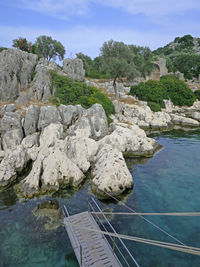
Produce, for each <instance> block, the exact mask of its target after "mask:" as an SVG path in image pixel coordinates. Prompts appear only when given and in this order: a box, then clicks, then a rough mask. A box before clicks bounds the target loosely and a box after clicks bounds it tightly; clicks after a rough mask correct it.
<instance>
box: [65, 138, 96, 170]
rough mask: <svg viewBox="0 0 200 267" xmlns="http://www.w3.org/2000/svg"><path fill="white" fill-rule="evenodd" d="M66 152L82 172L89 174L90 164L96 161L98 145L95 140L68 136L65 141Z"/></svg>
mask: <svg viewBox="0 0 200 267" xmlns="http://www.w3.org/2000/svg"><path fill="white" fill-rule="evenodd" d="M64 143H65V145H64V151H65V152H66V154H67V156H68V158H69V159H71V160H72V161H73V162H74V163H75V164H76V165H77V166H78V167H79V168H80V169H81V170H82V172H84V173H85V172H87V171H88V169H89V168H90V163H91V162H92V161H93V160H94V156H95V154H96V152H97V149H98V145H97V142H95V141H94V140H93V139H90V138H85V137H84V136H82V137H77V136H68V137H66V139H65V141H64Z"/></svg>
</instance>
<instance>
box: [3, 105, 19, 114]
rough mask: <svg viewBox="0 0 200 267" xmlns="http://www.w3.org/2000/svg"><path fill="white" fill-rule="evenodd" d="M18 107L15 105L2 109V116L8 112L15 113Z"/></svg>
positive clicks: (5, 106)
mask: <svg viewBox="0 0 200 267" xmlns="http://www.w3.org/2000/svg"><path fill="white" fill-rule="evenodd" d="M15 111H16V106H15V104H8V105H4V106H2V107H1V108H0V115H1V116H3V115H4V114H5V113H6V112H15Z"/></svg>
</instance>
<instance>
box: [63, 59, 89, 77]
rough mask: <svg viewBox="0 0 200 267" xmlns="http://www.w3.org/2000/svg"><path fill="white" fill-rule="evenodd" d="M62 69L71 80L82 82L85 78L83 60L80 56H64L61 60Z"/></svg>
mask: <svg viewBox="0 0 200 267" xmlns="http://www.w3.org/2000/svg"><path fill="white" fill-rule="evenodd" d="M63 71H64V72H65V73H66V75H67V76H68V77H69V78H70V79H72V80H73V81H75V80H78V81H81V82H83V81H84V80H85V70H84V68H83V62H82V60H81V59H80V58H75V59H70V58H66V59H65V60H64V61H63Z"/></svg>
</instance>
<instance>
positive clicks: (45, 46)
mask: <svg viewBox="0 0 200 267" xmlns="http://www.w3.org/2000/svg"><path fill="white" fill-rule="evenodd" d="M12 46H13V47H15V48H17V49H20V50H22V51H25V52H28V53H33V54H37V55H38V56H39V58H45V59H47V60H51V59H54V60H56V58H57V57H58V58H59V60H62V59H63V58H64V55H65V48H64V46H63V45H62V44H61V42H58V41H56V40H53V39H52V37H51V36H46V35H41V36H39V37H37V39H36V42H35V43H34V44H32V43H31V42H28V41H27V39H26V38H23V37H19V38H18V39H14V40H13V45H12Z"/></svg>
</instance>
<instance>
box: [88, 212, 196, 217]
mask: <svg viewBox="0 0 200 267" xmlns="http://www.w3.org/2000/svg"><path fill="white" fill-rule="evenodd" d="M103 213H104V214H105V215H145V216H155V215H159V216H163V215H165V216H200V212H162V213H158V212H152V213H150V212H148V213H145V212H142V213H141V212H107V211H106V212H105V211H104V212H103ZM91 214H95V215H98V214H101V212H95V211H94V212H93V211H92V212H91Z"/></svg>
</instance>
